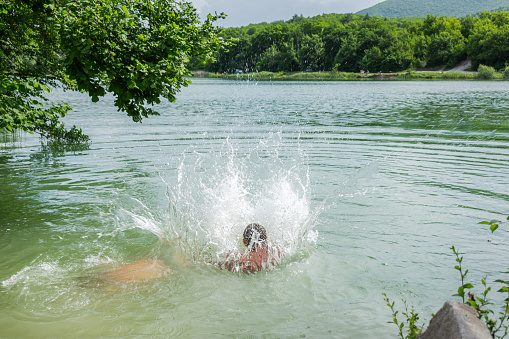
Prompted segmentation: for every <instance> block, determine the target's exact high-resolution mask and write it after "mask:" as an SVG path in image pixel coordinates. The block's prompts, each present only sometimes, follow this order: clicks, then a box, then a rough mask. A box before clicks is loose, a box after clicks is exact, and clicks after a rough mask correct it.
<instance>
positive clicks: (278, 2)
mask: <svg viewBox="0 0 509 339" xmlns="http://www.w3.org/2000/svg"><path fill="white" fill-rule="evenodd" d="M187 1H190V2H192V3H193V4H194V6H195V7H196V8H197V10H198V13H199V14H200V15H201V16H202V17H203V16H206V15H207V14H208V13H214V12H218V13H220V12H225V13H226V14H228V17H227V18H226V19H225V20H220V21H219V22H218V23H217V24H218V25H219V26H224V27H238V26H246V25H249V24H252V23H260V22H263V21H266V22H272V21H276V20H290V19H291V18H292V16H293V15H294V14H297V15H301V14H302V15H304V16H305V17H310V16H315V15H319V14H323V13H355V12H357V11H360V10H361V9H365V8H368V7H371V6H373V5H375V4H377V3H379V2H382V1H383V0H187Z"/></svg>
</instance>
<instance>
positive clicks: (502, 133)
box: [0, 79, 509, 338]
mask: <svg viewBox="0 0 509 339" xmlns="http://www.w3.org/2000/svg"><path fill="white" fill-rule="evenodd" d="M507 93H509V82H488V81H487V82H481V81H475V82H473V81H472V82H463V81H454V82H439V81H436V82H424V81H423V82H254V81H250V82H236V81H231V82H227V81H221V80H207V79H196V80H194V83H193V84H192V85H190V86H189V87H188V88H184V89H183V90H182V92H181V93H180V94H179V95H178V98H177V102H175V103H163V104H161V105H159V106H158V107H157V110H158V111H159V112H160V113H161V116H159V117H151V118H149V119H145V120H144V121H143V123H142V124H135V123H133V122H131V121H130V120H129V118H128V117H127V116H125V115H124V114H123V113H119V112H116V110H115V108H114V106H113V103H112V102H113V101H112V98H104V99H103V100H101V101H100V102H99V103H96V104H93V103H92V102H91V101H90V99H89V98H88V96H87V95H84V94H79V93H72V92H66V93H63V92H61V91H58V90H56V91H54V92H53V93H52V94H51V99H52V100H54V101H59V100H63V99H65V100H66V101H67V102H69V103H70V104H71V106H72V107H74V111H73V112H70V113H69V115H68V117H66V120H65V121H66V123H67V124H69V126H71V125H72V124H76V125H78V126H79V127H82V128H83V130H84V132H85V133H86V134H88V135H90V137H91V139H92V143H91V145H90V147H89V148H88V149H81V150H74V151H67V152H64V151H62V150H59V149H55V148H52V147H48V146H46V145H44V144H41V142H40V140H39V138H38V137H37V136H32V135H24V134H22V135H19V136H15V137H10V136H7V137H6V136H4V137H3V139H2V140H1V143H0V187H1V192H2V194H1V195H0V208H1V214H0V258H2V260H1V261H0V337H4V338H5V337H18V338H35V337H37V338H42V337H53V338H55V337H136V336H151V337H156V338H157V337H161V338H165V337H176V336H182V337H190V338H199V337H205V336H212V337H221V336H226V337H240V338H243V337H261V336H264V337H269V338H270V337H281V338H292V337H310V338H316V337H331V338H332V337H334V338H394V337H396V333H397V328H396V327H395V326H394V325H392V324H388V323H387V322H388V321H390V320H391V319H392V315H391V313H390V310H389V309H388V308H387V306H386V305H385V302H384V299H383V296H382V293H383V292H385V293H387V295H388V296H389V297H390V298H391V299H392V300H394V301H395V302H396V305H397V307H398V308H399V309H400V310H401V309H402V308H403V305H402V303H401V299H404V300H407V302H408V304H409V305H413V306H414V307H415V310H416V311H417V312H418V313H419V314H420V315H421V319H420V321H419V322H420V323H426V324H427V322H428V321H429V319H430V314H431V313H436V312H437V311H438V309H439V308H440V307H441V306H442V305H443V303H444V302H445V301H447V300H451V299H454V298H455V297H452V295H453V294H454V293H456V291H457V288H458V286H459V285H460V279H459V278H460V277H459V274H458V272H457V271H455V270H454V266H455V264H456V263H455V257H454V255H453V254H452V252H451V250H450V249H449V247H450V246H451V245H454V246H456V247H457V248H459V250H460V251H462V252H464V253H466V254H465V259H464V262H463V265H464V267H465V268H468V269H469V274H468V280H469V281H471V282H472V283H474V285H476V287H479V289H477V291H478V292H479V291H480V287H481V284H480V280H481V278H482V277H483V276H484V275H488V282H489V284H491V283H490V282H492V281H493V280H495V279H497V278H500V277H502V276H501V275H500V273H499V272H501V271H504V270H506V269H507V268H508V267H509V256H508V255H507V253H508V252H507V251H508V249H509V246H508V243H509V241H508V240H509V234H508V230H509V228H508V226H507V224H503V225H501V228H500V229H499V230H498V231H497V232H495V233H493V234H492V233H491V232H490V231H489V229H488V228H487V227H486V225H479V224H478V222H480V221H482V220H491V219H499V220H504V219H506V218H507V215H509V147H508V145H509V144H508V142H509V97H508V95H507ZM251 222H258V223H261V224H262V225H264V226H265V227H266V229H267V232H268V235H269V240H270V241H271V242H272V243H273V244H274V245H275V246H277V247H279V248H280V249H281V251H282V254H283V262H282V263H281V264H280V265H278V266H277V267H275V268H274V269H273V270H270V271H264V272H259V273H256V274H252V275H245V274H235V273H230V272H227V271H222V270H219V269H218V268H217V267H216V266H215V265H212V264H210V262H211V261H217V260H221V258H223V257H224V256H225V254H226V253H227V252H228V251H231V250H237V251H238V250H241V248H242V247H241V245H240V237H241V232H242V230H243V228H244V227H245V226H246V225H247V224H249V223H251ZM162 239H166V240H169V241H171V242H172V243H173V244H174V245H172V246H168V245H166V244H165V241H164V240H162ZM140 258H157V259H159V260H162V261H163V262H164V263H165V264H166V265H168V266H169V267H170V273H169V274H168V275H166V276H164V277H162V278H160V279H156V280H153V281H150V282H146V283H138V284H126V285H119V286H111V285H102V284H101V283H94V279H93V277H94V274H97V272H98V270H101V269H105V268H107V267H111V266H112V265H119V264H129V263H132V262H135V261H136V260H138V259H140ZM179 258H180V259H179ZM182 262H183V264H182ZM494 289H495V288H494ZM492 294H493V297H494V298H495V299H496V298H499V297H497V296H496V294H497V293H496V292H492ZM456 298H457V297H456ZM400 320H402V319H401V318H400Z"/></svg>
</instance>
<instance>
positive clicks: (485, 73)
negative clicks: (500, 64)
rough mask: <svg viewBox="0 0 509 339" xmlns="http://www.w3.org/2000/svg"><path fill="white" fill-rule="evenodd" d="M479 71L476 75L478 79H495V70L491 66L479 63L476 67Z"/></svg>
mask: <svg viewBox="0 0 509 339" xmlns="http://www.w3.org/2000/svg"><path fill="white" fill-rule="evenodd" d="M477 71H478V72H479V73H478V74H477V76H478V77H479V78H480V79H495V77H496V74H497V71H495V69H494V68H493V67H490V66H485V65H479V68H478V69H477Z"/></svg>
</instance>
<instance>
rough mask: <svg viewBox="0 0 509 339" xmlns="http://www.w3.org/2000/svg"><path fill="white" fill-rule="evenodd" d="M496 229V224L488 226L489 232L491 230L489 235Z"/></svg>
mask: <svg viewBox="0 0 509 339" xmlns="http://www.w3.org/2000/svg"><path fill="white" fill-rule="evenodd" d="M497 228H498V225H497V224H493V225H491V226H490V230H491V233H493V232H495V231H496V230H497Z"/></svg>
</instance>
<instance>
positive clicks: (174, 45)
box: [0, 0, 225, 141]
mask: <svg viewBox="0 0 509 339" xmlns="http://www.w3.org/2000/svg"><path fill="white" fill-rule="evenodd" d="M219 17H221V16H212V15H209V16H208V17H207V19H206V20H205V21H204V22H203V23H201V22H200V21H199V19H198V15H197V13H196V10H195V9H194V8H193V7H192V5H191V4H189V3H184V2H180V1H175V0H158V1H151V0H7V1H3V2H2V3H1V4H0V36H2V43H1V45H0V104H1V105H0V128H7V129H9V130H13V129H16V128H17V129H22V130H24V131H29V132H38V133H41V134H42V135H45V136H48V137H53V138H59V139H66V140H71V141H72V140H74V141H84V140H86V139H87V137H86V136H83V135H82V134H81V131H79V130H77V129H76V128H73V129H71V130H70V131H66V130H65V129H64V127H63V124H62V123H61V122H60V120H59V118H60V117H63V116H64V115H65V114H66V113H67V111H68V110H69V109H70V107H69V106H68V105H66V104H57V105H53V106H49V107H46V106H45V105H43V104H42V103H43V100H44V92H47V91H49V90H50V86H57V85H60V86H63V87H64V88H67V89H74V88H75V89H78V90H81V91H84V92H87V93H88V94H89V95H90V96H91V98H92V101H94V102H95V101H98V100H99V98H100V97H102V96H104V95H105V94H106V93H108V92H109V93H112V94H113V95H114V97H115V105H116V106H117V108H118V109H119V110H120V111H124V112H126V113H127V115H129V116H130V117H132V119H133V120H134V121H141V120H142V117H147V116H149V115H154V114H157V112H156V111H155V110H153V109H152V108H149V107H147V106H146V105H147V104H148V105H154V104H157V103H159V102H160V98H161V97H162V98H166V99H168V100H170V101H174V100H175V94H176V92H178V91H179V89H180V88H181V87H182V86H187V84H188V82H189V81H188V80H186V79H185V78H184V76H186V75H188V74H189V71H188V70H187V68H186V65H187V63H188V62H189V60H190V58H191V57H193V56H200V57H202V58H211V57H213V55H215V53H216V52H217V51H218V50H219V49H220V48H222V47H223V46H225V43H224V41H223V39H222V38H221V37H219V33H220V29H219V28H217V27H214V26H213V23H214V21H215V20H217V19H218V18H219Z"/></svg>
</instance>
